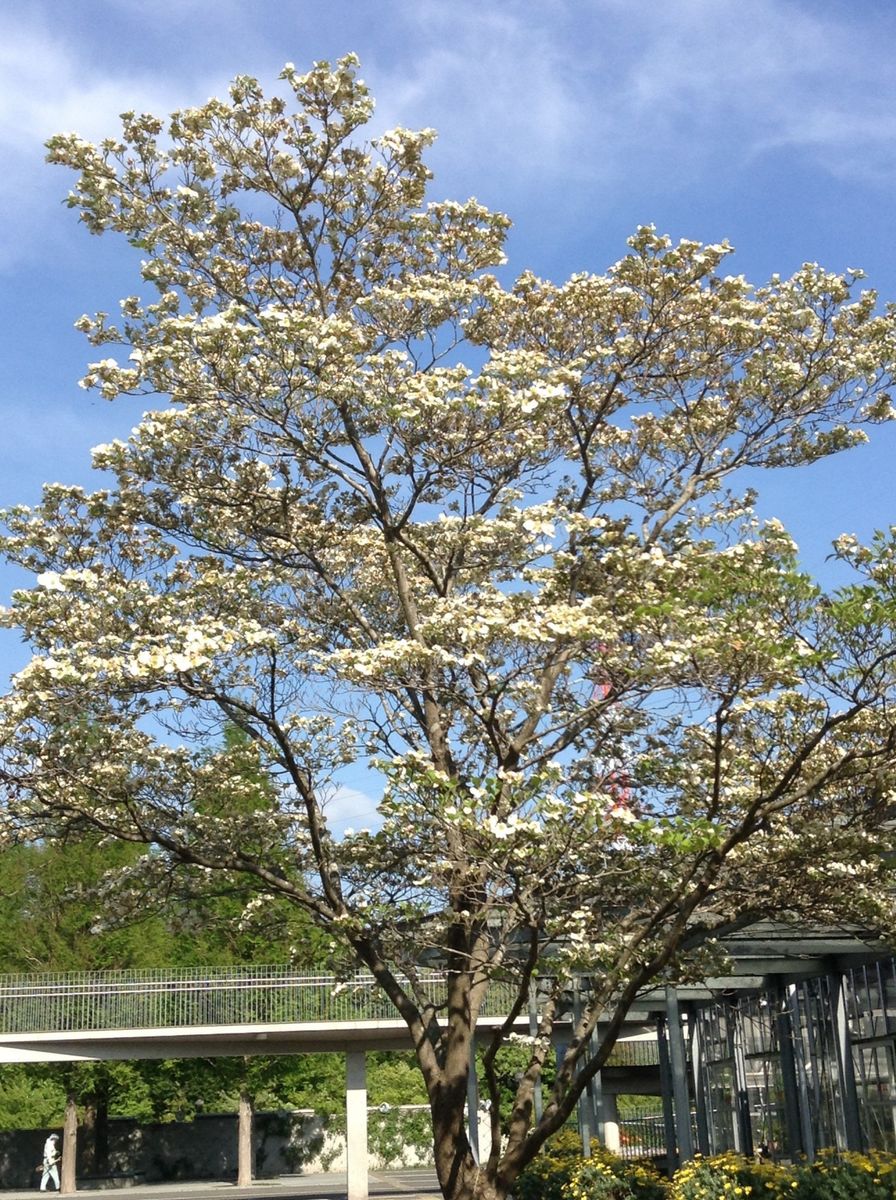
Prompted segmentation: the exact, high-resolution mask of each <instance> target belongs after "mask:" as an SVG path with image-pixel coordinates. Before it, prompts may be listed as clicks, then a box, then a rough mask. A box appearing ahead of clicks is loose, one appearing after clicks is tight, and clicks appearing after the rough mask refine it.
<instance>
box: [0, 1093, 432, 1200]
mask: <svg viewBox="0 0 896 1200" xmlns="http://www.w3.org/2000/svg"><path fill="white" fill-rule="evenodd" d="M344 1129H345V1117H344V1116H341V1115H340V1116H336V1117H331V1118H325V1117H321V1116H319V1115H317V1114H315V1113H313V1112H307V1111H306V1112H303V1111H293V1112H268V1113H256V1115H255V1136H254V1146H255V1176H256V1178H259V1179H261V1178H265V1177H273V1176H277V1175H288V1174H308V1173H313V1172H319V1171H333V1172H342V1173H344V1171H345V1165H346V1164H345V1133H344ZM49 1132H50V1131H49V1130H11V1131H8V1132H0V1189H2V1188H27V1187H34V1186H36V1182H37V1179H38V1172H37V1171H36V1170H35V1167H36V1166H37V1165H38V1164H39V1162H40V1158H41V1151H42V1149H43V1144H44V1141H45V1140H46V1137H47V1134H48V1133H49ZM368 1143H369V1147H370V1166H371V1169H374V1170H375V1169H377V1168H383V1167H399V1166H430V1165H431V1164H432V1150H431V1144H430V1134H429V1127H428V1113H427V1110H426V1109H425V1108H423V1107H421V1106H417V1105H407V1106H404V1107H401V1108H392V1109H388V1108H385V1107H384V1109H382V1110H380V1109H372V1110H371V1111H370V1113H369V1116H368ZM236 1156H237V1118H236V1114H230V1113H228V1114H221V1115H215V1114H201V1115H198V1116H197V1117H196V1118H195V1119H194V1120H192V1121H172V1122H168V1123H165V1124H150V1125H147V1124H138V1123H137V1122H136V1121H125V1120H112V1121H110V1122H109V1171H110V1174H111V1175H113V1176H121V1177H123V1178H122V1180H121V1182H125V1181H126V1180H127V1179H128V1178H129V1177H132V1176H137V1177H139V1178H140V1179H141V1180H142V1181H145V1182H147V1183H158V1182H165V1181H172V1180H177V1179H219V1180H230V1179H235V1178H236V1167H237V1161H236ZM91 1182H93V1181H91V1180H90V1179H89V1177H86V1176H84V1175H83V1173H81V1172H79V1175H78V1184H79V1187H86V1186H89V1185H90V1184H91ZM100 1182H101V1181H97V1183H100Z"/></svg>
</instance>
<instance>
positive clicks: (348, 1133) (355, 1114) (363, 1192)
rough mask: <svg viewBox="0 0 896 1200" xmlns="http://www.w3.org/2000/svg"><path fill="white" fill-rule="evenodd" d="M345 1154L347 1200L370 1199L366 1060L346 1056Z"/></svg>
mask: <svg viewBox="0 0 896 1200" xmlns="http://www.w3.org/2000/svg"><path fill="white" fill-rule="evenodd" d="M345 1153H346V1162H347V1166H346V1186H347V1189H348V1200H367V1057H366V1055H365V1053H364V1051H363V1050H347V1051H346V1053H345Z"/></svg>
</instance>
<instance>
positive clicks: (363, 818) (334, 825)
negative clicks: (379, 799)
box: [324, 785, 382, 837]
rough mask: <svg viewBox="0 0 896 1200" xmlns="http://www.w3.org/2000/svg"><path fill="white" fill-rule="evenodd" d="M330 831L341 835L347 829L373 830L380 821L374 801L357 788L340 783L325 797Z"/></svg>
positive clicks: (325, 809)
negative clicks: (340, 784)
mask: <svg viewBox="0 0 896 1200" xmlns="http://www.w3.org/2000/svg"><path fill="white" fill-rule="evenodd" d="M324 811H325V812H326V815H327V824H328V825H329V827H330V831H331V833H333V834H334V835H335V836H336V837H341V836H342V834H343V833H345V832H346V831H347V830H349V829H353V830H355V831H356V832H357V831H358V830H359V829H370V830H374V829H376V828H378V827H379V825H380V824H381V823H382V819H381V817H380V814H379V813H378V812H377V804H376V801H375V800H373V799H372V798H371V797H370V796H368V795H367V793H366V792H362V791H360V790H359V789H358V788H353V787H347V786H345V785H342V786H340V787H338V788H336V789H335V791H334V792H333V793H332V795H330V796H329V797H328V798H327V801H326V803H325V805H324Z"/></svg>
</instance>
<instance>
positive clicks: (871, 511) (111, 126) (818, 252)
mask: <svg viewBox="0 0 896 1200" xmlns="http://www.w3.org/2000/svg"><path fill="white" fill-rule="evenodd" d="M894 47H896V4H893V3H892V2H891V0H862V2H861V3H855V2H854V0H842V2H841V0H750V2H749V3H744V2H743V0H538V2H529V0H519V2H515V0H379V2H377V0H277V2H271V0H253V3H251V4H248V3H246V2H245V0H118V2H113V0H73V2H72V3H69V4H60V3H58V0H49V2H41V0H29V3H27V4H22V5H18V6H15V8H14V7H13V6H12V5H7V6H6V7H5V12H4V13H2V14H0V80H2V84H0V162H2V170H0V209H2V220H3V228H4V229H5V232H6V237H5V239H4V241H3V243H2V244H0V309H2V318H3V319H2V326H0V328H2V337H3V346H2V350H3V363H4V368H5V369H4V371H3V372H2V376H0V410H2V412H0V418H2V427H3V431H4V436H3V437H2V439H0V505H7V504H12V503H16V502H25V503H28V502H32V501H34V500H36V499H37V497H38V494H39V489H40V484H41V483H42V482H43V481H44V480H57V479H58V480H64V481H67V482H81V483H89V470H88V462H89V455H88V450H89V448H90V447H91V446H92V445H94V444H96V443H98V442H102V441H108V440H109V439H110V437H113V436H120V435H121V434H122V433H124V432H125V431H126V430H127V429H128V428H129V427H130V425H131V424H132V423H133V421H134V420H136V419H137V417H138V416H139V411H140V410H139V408H134V407H129V406H128V404H127V403H121V404H118V405H115V406H108V405H106V404H104V403H103V402H102V401H100V400H98V399H96V398H95V397H93V396H92V395H87V394H86V393H84V392H83V391H81V390H80V389H79V388H78V387H77V380H78V378H79V376H80V374H81V373H82V369H83V366H84V364H85V363H86V362H87V361H88V359H89V358H90V357H91V351H90V348H89V347H88V346H87V345H86V343H84V341H83V339H82V338H81V336H80V335H78V334H76V333H75V332H74V331H73V329H72V323H73V321H74V320H75V319H76V318H77V316H78V315H79V314H80V313H82V312H84V311H90V312H92V311H94V310H96V309H101V308H107V309H108V308H111V309H113V310H114V308H115V307H116V305H117V300H118V298H119V297H120V296H122V295H125V294H128V293H131V292H134V291H136V290H138V281H137V280H136V278H135V275H134V272H133V259H132V257H131V256H130V255H129V254H128V253H127V252H126V251H125V249H124V248H123V247H122V246H121V245H119V244H118V243H116V242H115V241H113V240H110V239H108V238H103V239H97V238H91V237H89V236H88V235H87V234H86V233H85V232H84V231H83V230H82V229H80V228H79V226H78V222H77V220H76V218H75V216H74V215H73V214H72V213H71V212H69V211H68V210H67V209H65V208H64V207H62V205H61V200H62V198H63V197H64V195H65V193H66V191H67V189H68V187H69V184H70V181H69V178H68V177H67V176H66V174H65V172H63V171H61V170H60V169H58V168H50V167H47V166H45V165H43V161H42V160H43V151H42V142H43V140H44V139H45V138H46V137H48V136H49V135H50V134H52V133H54V132H59V131H62V130H76V131H77V132H79V133H81V134H82V135H83V136H86V137H92V138H93V137H101V136H103V135H105V134H108V133H114V132H115V131H116V128H117V123H116V115H117V114H118V113H119V112H120V111H123V110H124V109H126V108H137V109H141V110H148V111H152V112H162V113H164V112H168V111H170V110H171V109H173V108H176V107H180V106H188V105H192V104H196V103H200V102H202V101H203V100H205V99H206V98H207V97H208V96H210V95H214V94H218V93H221V92H222V91H223V90H224V89H225V88H226V86H227V83H228V81H229V80H230V79H231V78H232V77H233V76H234V75H236V74H240V73H243V74H252V75H256V76H258V77H260V78H261V79H262V80H265V81H268V82H270V83H271V84H272V85H273V80H274V79H275V77H276V74H277V72H278V70H279V69H280V67H281V66H282V65H283V63H284V62H287V61H292V62H295V63H296V65H297V66H298V67H300V68H302V67H303V66H305V65H309V64H310V63H311V62H312V61H313V60H316V59H321V58H335V57H338V56H339V55H341V54H343V53H345V52H347V51H349V50H354V51H356V52H357V53H358V54H359V55H360V56H361V60H362V74H363V76H364V78H365V79H366V80H367V82H368V83H369V84H370V85H371V88H372V91H373V94H374V95H375V96H376V98H377V101H378V108H377V117H376V124H377V127H378V128H386V127H388V126H389V125H392V124H402V125H406V126H410V127H417V126H434V127H435V128H436V129H437V130H438V131H439V141H438V143H437V145H436V148H435V151H434V153H433V155H432V157H431V163H432V166H433V167H434V170H435V173H436V179H435V183H434V186H433V193H434V195H435V196H446V197H452V198H458V199H463V198H466V197H467V196H468V195H475V196H477V197H478V198H479V199H480V200H482V201H483V202H484V203H487V204H489V205H490V206H492V207H495V208H498V209H501V210H503V211H505V212H507V213H508V214H509V215H510V216H511V217H512V218H513V221H514V230H513V232H512V235H511V238H510V245H509V254H510V260H511V267H512V268H513V269H514V270H516V271H521V270H523V269H524V268H531V269H533V270H534V271H535V272H536V273H538V274H540V275H543V276H546V277H549V278H552V279H555V280H560V279H562V278H564V277H565V276H566V275H568V274H570V273H571V272H573V271H580V270H591V271H602V270H604V269H605V268H606V267H607V266H609V265H610V263H612V262H613V261H615V260H616V259H617V258H618V257H619V256H620V255H621V254H622V253H623V252H624V248H625V247H624V242H625V238H626V237H627V236H628V234H630V233H631V232H632V231H633V229H634V228H635V226H636V225H638V224H641V223H644V222H653V223H655V224H656V225H657V226H658V227H659V228H660V229H661V230H663V231H665V232H668V233H670V234H672V236H673V237H676V238H677V237H694V238H697V239H700V240H703V241H716V240H720V239H722V238H728V239H729V240H730V241H731V242H732V243H733V244H734V245H735V247H736V248H737V251H738V253H737V256H736V258H735V259H734V262H733V268H732V269H734V270H736V271H737V272H743V273H744V274H746V275H747V276H748V277H750V278H752V279H754V280H756V281H757V282H759V281H762V280H763V279H764V278H765V277H767V276H768V275H769V274H771V273H772V272H774V271H778V272H781V273H789V272H790V271H792V270H794V269H795V268H796V267H797V266H799V264H800V263H802V262H804V261H818V262H821V263H823V264H824V265H825V266H826V267H829V268H831V269H836V270H842V269H845V268H846V267H856V266H858V267H863V268H864V269H865V271H866V272H867V274H868V282H869V284H870V285H871V286H873V287H875V288H877V289H878V290H879V292H880V293H881V295H882V297H884V298H886V299H896V238H894V217H893V191H894V183H896V72H894V71H893V68H892V58H893V52H894ZM894 452H896V430H894V429H892V428H886V429H882V430H879V431H878V433H877V436H876V437H875V439H874V441H873V443H872V444H871V445H869V446H868V447H865V448H863V449H861V450H859V451H857V452H854V453H853V454H851V455H849V456H846V457H843V458H838V459H835V460H832V461H831V462H828V463H825V464H821V465H818V466H815V467H813V468H811V469H803V470H801V471H797V472H794V473H790V474H788V475H785V476H779V477H769V478H767V479H766V480H763V481H761V482H762V483H763V484H764V487H763V498H762V503H761V508H762V511H763V512H764V513H765V514H766V515H777V516H780V517H781V518H782V519H783V520H784V521H785V523H786V524H787V525H788V526H789V527H790V528H791V529H792V530H793V531H794V532H795V534H796V536H797V538H798V540H799V542H800V544H801V547H802V548H803V551H804V554H805V558H806V561H807V562H808V563H809V564H810V565H812V566H813V567H819V566H821V565H822V564H823V561H824V556H825V554H826V552H827V548H828V547H829V543H830V540H831V539H832V538H833V537H834V536H835V535H836V534H837V533H839V532H841V531H850V532H855V533H858V534H859V535H860V536H866V535H867V534H868V533H869V532H870V531H871V530H872V529H874V528H875V527H880V526H883V525H889V524H890V523H892V522H896V505H894V503H893V499H894V495H893V493H894V488H893V483H892V479H893V470H892V461H893V456H894ZM15 581H16V577H15V575H14V574H13V573H11V572H10V571H8V570H7V571H5V572H0V594H2V597H3V598H4V599H5V595H6V594H7V593H8V591H9V589H10V587H11V586H13V584H14V582H15ZM0 602H2V600H0ZM24 660H25V652H24V650H23V648H21V647H20V646H18V645H17V644H16V642H15V639H14V638H12V636H11V635H7V636H6V637H4V638H3V639H0V675H2V676H5V675H7V674H8V673H9V671H11V670H15V669H18V667H19V666H21V665H22V663H23V662H24Z"/></svg>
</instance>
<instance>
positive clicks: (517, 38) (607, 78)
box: [371, 0, 896, 190]
mask: <svg viewBox="0 0 896 1200" xmlns="http://www.w3.org/2000/svg"><path fill="white" fill-rule="evenodd" d="M402 20H403V21H404V23H405V24H406V25H407V26H408V30H407V38H406V45H405V49H404V51H403V52H402V53H401V54H400V56H399V57H398V58H395V59H393V60H392V61H391V62H390V61H386V59H385V58H381V59H379V60H376V59H375V60H374V62H373V63H372V64H371V65H372V66H373V68H374V69H373V71H372V72H371V74H372V76H373V77H374V81H375V84H376V91H377V94H378V99H379V100H380V114H381V115H384V116H385V118H386V119H387V120H388V121H389V122H395V123H404V124H410V123H417V124H431V125H435V126H436V127H437V128H439V129H440V130H441V132H442V134H443V138H442V142H441V145H440V146H439V148H438V150H437V152H436V154H437V162H441V163H443V164H444V165H445V166H446V167H448V168H449V170H450V172H451V174H452V175H453V174H454V173H455V172H457V171H460V172H461V173H462V175H464V176H466V175H467V174H469V176H470V178H471V179H475V178H477V177H478V178H483V175H485V176H486V177H488V175H489V173H491V174H492V175H499V176H500V177H501V179H502V182H505V183H506V182H507V180H508V176H509V177H510V179H511V180H512V181H514V182H516V183H517V184H519V183H528V185H529V186H531V187H534V188H536V189H538V190H542V189H544V190H549V189H550V188H552V187H555V186H556V185H557V182H558V175H559V176H562V178H563V179H564V180H567V181H569V180H574V179H576V178H579V179H581V178H589V179H592V180H600V181H601V182H603V183H604V184H605V185H606V186H607V187H608V188H611V189H612V188H613V187H614V185H615V184H616V182H617V181H619V182H623V181H624V180H625V179H626V178H629V179H631V178H633V177H634V178H642V179H643V178H649V177H653V178H655V179H656V178H660V179H662V180H664V181H665V182H666V184H667V186H669V187H670V188H674V187H675V186H676V182H677V180H679V179H682V178H683V172H688V175H689V179H690V181H691V182H693V181H694V177H695V176H696V177H697V178H699V175H700V173H701V172H709V171H712V170H714V169H715V168H716V167H717V165H718V163H720V162H730V163H732V165H734V166H736V167H743V166H745V165H747V164H749V163H750V162H751V161H753V160H755V158H756V157H757V156H760V155H763V154H766V153H768V152H769V151H772V150H776V149H778V148H780V147H787V148H789V149H792V150H795V151H797V152H798V153H799V154H801V155H802V156H804V157H805V159H806V160H807V161H809V162H811V163H813V164H815V165H816V166H817V167H819V168H820V169H822V170H825V171H828V172H830V173H832V174H843V173H844V172H846V171H849V172H851V173H852V174H853V176H858V177H859V178H867V179H872V180H873V179H879V178H880V177H881V175H882V174H890V175H892V174H893V172H894V170H896V159H894V153H893V144H894V135H896V116H894V113H896V104H894V101H896V79H894V77H893V75H892V70H891V66H890V63H889V61H888V57H889V46H890V39H889V38H888V37H886V36H885V30H884V29H883V28H878V23H877V21H876V20H875V18H874V15H873V14H872V13H871V12H870V10H868V9H859V10H857V13H853V14H852V19H848V18H847V17H846V16H842V17H838V15H837V11H836V10H835V9H833V8H831V7H823V6H818V5H809V4H805V5H801V4H799V3H796V2H794V0H752V2H751V3H750V4H749V5H745V4H743V3H742V0H665V2H664V3H663V4H657V3H656V0H626V3H622V2H621V0H595V2H594V3H591V4H585V3H583V2H582V0H551V2H545V3H541V4H526V3H518V4H508V5H506V6H502V7H501V8H500V9H496V7H495V6H488V5H482V4H481V3H479V2H478V0H451V2H450V3H447V2H438V0H436V2H433V3H430V4H427V5H420V4H418V3H416V2H413V3H412V2H410V0H409V2H408V3H407V4H406V5H405V6H403V8H402ZM856 64H861V69H858V68H857V67H856ZM869 76H872V77H873V79H874V86H873V87H869V86H868V78H869Z"/></svg>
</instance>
